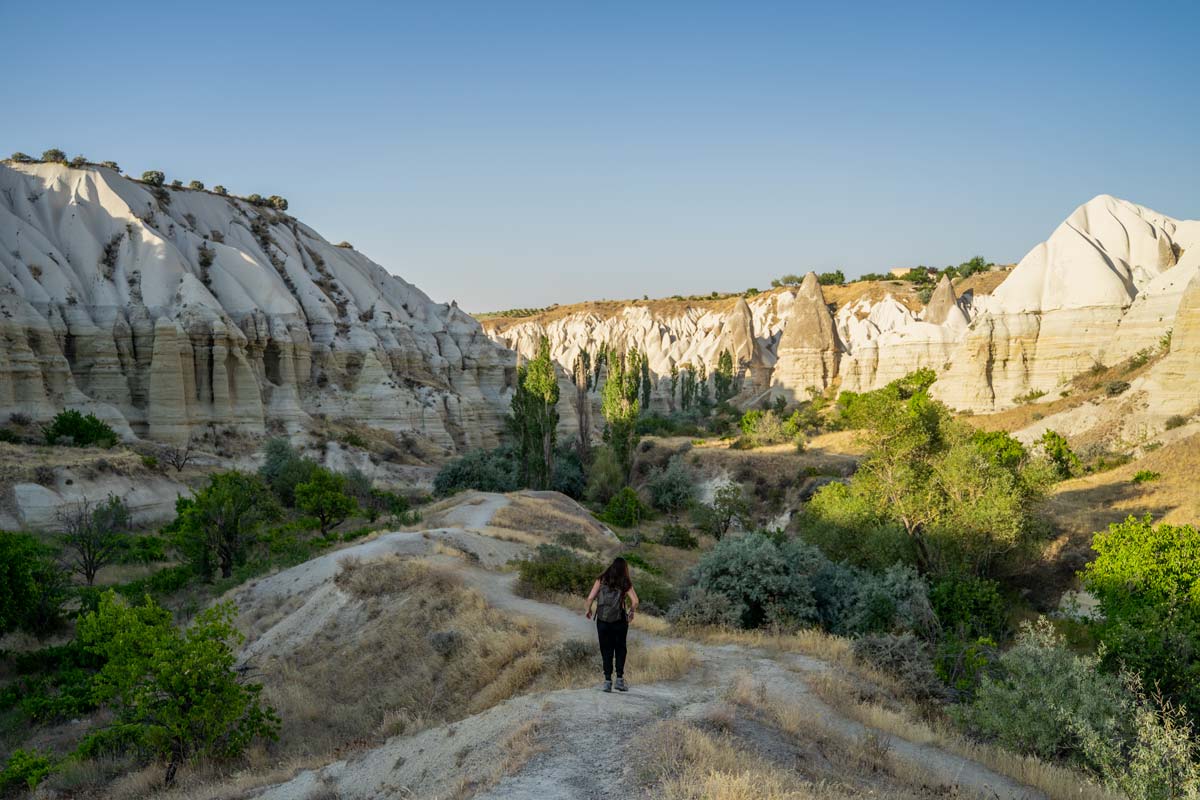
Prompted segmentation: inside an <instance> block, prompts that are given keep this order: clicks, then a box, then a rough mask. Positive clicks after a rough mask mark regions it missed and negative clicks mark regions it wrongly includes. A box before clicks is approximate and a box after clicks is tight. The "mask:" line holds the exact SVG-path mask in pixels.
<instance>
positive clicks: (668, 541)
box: [658, 524, 700, 550]
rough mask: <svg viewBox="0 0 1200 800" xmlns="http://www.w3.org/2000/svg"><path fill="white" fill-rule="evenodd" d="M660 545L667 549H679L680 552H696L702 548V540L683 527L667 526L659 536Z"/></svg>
mask: <svg viewBox="0 0 1200 800" xmlns="http://www.w3.org/2000/svg"><path fill="white" fill-rule="evenodd" d="M658 543H659V544H661V545H665V546H667V547H678V548H679V549H680V550H695V549H696V548H697V547H699V546H700V540H699V539H697V538H696V537H695V536H693V535H692V533H691V531H689V530H688V529H687V528H685V527H683V526H682V525H674V524H672V525H665V526H663V529H662V533H661V534H659V537H658Z"/></svg>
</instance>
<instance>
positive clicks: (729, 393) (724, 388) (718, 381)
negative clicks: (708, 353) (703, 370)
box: [713, 350, 737, 403]
mask: <svg viewBox="0 0 1200 800" xmlns="http://www.w3.org/2000/svg"><path fill="white" fill-rule="evenodd" d="M713 387H714V388H715V389H716V392H717V402H718V403H724V402H725V401H726V400H728V399H729V398H731V397H733V396H734V395H735V394H737V386H736V379H735V377H734V374H733V354H732V353H730V352H729V351H728V350H722V351H721V355H720V357H719V358H718V359H717V369H716V372H714V373H713Z"/></svg>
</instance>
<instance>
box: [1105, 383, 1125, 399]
mask: <svg viewBox="0 0 1200 800" xmlns="http://www.w3.org/2000/svg"><path fill="white" fill-rule="evenodd" d="M1127 391H1129V381H1109V382H1108V383H1106V384H1104V393H1105V394H1106V395H1108V396H1109V397H1116V396H1117V395H1120V394H1124V393H1125V392H1127Z"/></svg>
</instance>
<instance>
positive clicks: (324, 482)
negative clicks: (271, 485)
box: [296, 468, 358, 536]
mask: <svg viewBox="0 0 1200 800" xmlns="http://www.w3.org/2000/svg"><path fill="white" fill-rule="evenodd" d="M296 506H297V507H298V508H299V509H300V510H301V511H303V512H305V513H306V514H310V515H312V516H314V517H316V518H317V519H318V520H319V521H320V523H321V535H322V536H324V535H325V534H327V533H329V530H330V529H331V528H335V527H337V526H338V525H340V524H342V522H344V521H345V520H346V517H348V516H350V515H351V514H352V513H354V510H355V509H356V508H357V507H358V504H357V503H355V502H354V498H352V497H350V496H349V495H348V494H347V493H346V479H345V478H344V477H343V476H341V475H337V474H335V473H333V472H330V471H329V470H327V469H324V468H321V469H319V470H317V471H316V472H315V473H314V474H313V475H312V477H310V478H309V479H308V480H307V481H305V482H304V483H301V484H297V485H296Z"/></svg>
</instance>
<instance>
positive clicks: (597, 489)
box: [586, 445, 625, 503]
mask: <svg viewBox="0 0 1200 800" xmlns="http://www.w3.org/2000/svg"><path fill="white" fill-rule="evenodd" d="M624 486H625V470H624V469H623V468H622V467H621V461H620V459H619V458H617V454H616V453H614V452H613V450H612V448H611V447H608V446H607V445H605V446H603V447H597V448H596V449H595V450H594V451H592V466H591V468H590V469H589V470H588V484H587V492H586V494H587V499H588V500H591V501H592V502H593V503H607V502H608V501H609V500H611V499H612V498H613V496H614V495H615V494H616V493H617V492H619V491H621V489H622V487H624Z"/></svg>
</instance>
